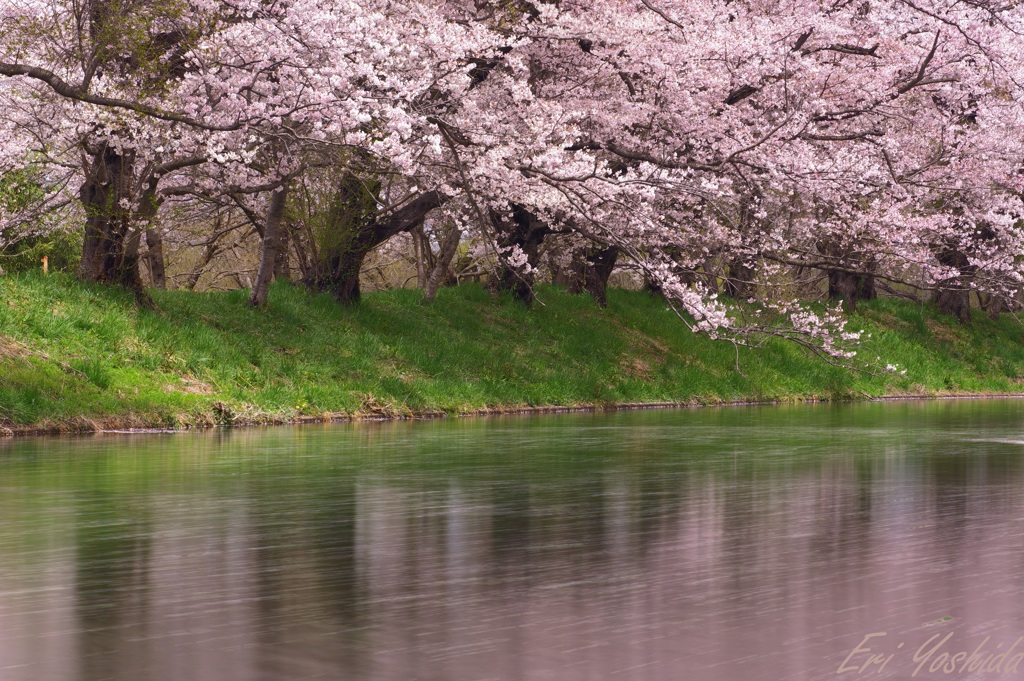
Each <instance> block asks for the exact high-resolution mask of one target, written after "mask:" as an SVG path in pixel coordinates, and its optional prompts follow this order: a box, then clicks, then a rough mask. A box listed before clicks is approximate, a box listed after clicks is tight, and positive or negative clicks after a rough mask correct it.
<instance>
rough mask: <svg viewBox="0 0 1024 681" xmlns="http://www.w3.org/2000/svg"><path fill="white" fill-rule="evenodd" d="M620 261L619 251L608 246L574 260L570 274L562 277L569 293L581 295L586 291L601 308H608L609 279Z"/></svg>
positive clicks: (565, 273) (563, 273)
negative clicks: (566, 283)
mask: <svg viewBox="0 0 1024 681" xmlns="http://www.w3.org/2000/svg"><path fill="white" fill-rule="evenodd" d="M618 259H619V249H618V248H616V247H615V246H606V247H604V248H597V249H595V250H591V251H590V252H588V253H586V254H580V256H578V257H575V258H573V263H572V265H571V266H570V268H569V271H568V272H562V275H561V276H562V277H563V278H564V279H566V280H567V282H568V285H567V287H568V290H569V293H573V294H579V293H583V292H584V291H586V292H587V293H589V294H590V295H591V296H593V297H594V300H595V301H597V304H598V305H600V306H601V307H607V306H608V279H609V278H610V277H611V276H612V270H614V269H615V263H616V262H617V261H618Z"/></svg>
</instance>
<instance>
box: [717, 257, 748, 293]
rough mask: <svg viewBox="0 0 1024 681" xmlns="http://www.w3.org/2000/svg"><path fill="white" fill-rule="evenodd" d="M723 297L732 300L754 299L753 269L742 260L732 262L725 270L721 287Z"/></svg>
mask: <svg viewBox="0 0 1024 681" xmlns="http://www.w3.org/2000/svg"><path fill="white" fill-rule="evenodd" d="M723 288H724V289H725V295H727V296H729V297H730V298H732V299H733V300H749V299H750V298H753V297H754V294H755V290H754V268H753V267H751V266H750V264H749V263H747V262H745V261H743V260H733V261H732V262H730V263H729V267H728V269H727V270H726V276H725V282H724V285H723Z"/></svg>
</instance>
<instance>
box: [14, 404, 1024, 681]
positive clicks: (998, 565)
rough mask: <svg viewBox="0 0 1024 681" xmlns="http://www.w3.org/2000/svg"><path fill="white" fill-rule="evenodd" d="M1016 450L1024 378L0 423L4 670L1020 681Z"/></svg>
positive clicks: (214, 676) (63, 679)
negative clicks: (642, 405)
mask: <svg viewBox="0 0 1024 681" xmlns="http://www.w3.org/2000/svg"><path fill="white" fill-rule="evenodd" d="M1022 457H1024V403H1022V402H1018V401H965V402H931V403H889V404H863V405H838V406H829V405H824V406H807V407H755V408H729V409H706V410H695V411H656V412H626V413H612V414H583V415H561V416H545V417H528V418H524V417H514V418H498V419H469V420H447V421H436V422H427V423H386V424H373V423H370V424H352V425H340V426H325V427H303V428H276V429H268V430H259V429H253V430H238V431H230V430H228V431H225V430H219V431H214V432H205V433H198V434H175V435H156V436H138V435H135V436H126V435H102V436H95V437H89V438H74V439H72V438H40V439H31V440H28V439H26V440H11V441H4V442H2V443H0V518H2V522H0V681H49V680H53V681H100V680H107V679H110V680H117V681H121V680H124V681H139V680H142V679H146V680H152V681H171V680H174V681H179V680H187V681H250V680H252V681H256V680H266V681H278V680H289V681H290V680H299V679H341V680H348V679H352V680H356V679H358V680H369V681H376V680H380V681H395V680H405V679H410V680H411V679H431V680H437V681H449V680H450V681H463V680H465V681H469V680H483V679H502V680H505V679H510V680H512V679H515V680H518V679H522V680H530V681H533V680H537V679H558V680H559V681H563V680H564V681H573V680H576V679H580V680H582V679H595V680H596V679H644V680H647V679H665V680H672V681H678V680H681V679H698V680H703V679H706V680H709V681H734V680H739V679H744V680H751V681H758V680H762V679H763V680H764V681H768V680H771V681H778V680H780V679H796V680H799V679H810V680H814V679H832V678H835V677H837V676H840V677H842V678H864V677H868V676H870V677H872V678H893V679H896V678H900V679H902V678H911V677H912V675H913V674H914V672H915V671H916V672H917V674H916V677H914V678H978V679H980V678H985V679H1004V678H1005V679H1009V678H1024V641H1022V642H1021V643H1019V644H1017V648H1016V649H1015V650H1010V648H1011V646H1013V644H1014V642H1015V641H1016V640H1017V639H1018V638H1019V637H1021V636H1024V493H1022V492H1024V487H1022V483H1024V464H1022V460H1024V459H1022ZM881 632H885V633H884V635H882V634H881ZM872 634H875V636H871V635H872ZM947 636H948V638H945V637H947ZM866 637H868V638H867V639H866ZM858 647H860V648H870V649H871V652H870V653H868V652H863V651H862V652H854V651H855V650H856V649H857V648H858ZM929 651H931V652H930V654H929ZM961 651H964V652H963V655H962V657H961V658H960V662H959V663H958V664H959V665H961V666H962V667H963V668H960V666H957V665H954V667H953V668H952V670H951V671H950V670H948V666H949V665H953V660H955V659H956V658H955V657H954V656H955V655H956V654H957V653H959V652H961ZM1016 651H1019V652H1020V653H1021V657H1020V658H1019V659H1017V664H1018V666H1019V669H1020V671H1019V672H1017V671H1014V669H1013V664H1012V663H1013V661H1014V659H1015V658H1014V656H1015V655H1016V654H1017V652H1016ZM972 652H975V657H974V658H971V659H967V658H968V657H969V655H970V653H972ZM1003 652H1006V653H1008V654H1007V655H1006V656H1004V658H1003V660H1002V661H1001V662H1000V660H999V659H997V658H996V657H995V655H997V654H1000V653H1003ZM873 654H877V655H880V657H879V658H878V661H877V664H875V665H873V666H871V665H869V666H865V667H864V669H863V671H861V667H862V666H864V663H866V662H868V661H869V659H870V658H871V656H872V655H873ZM943 654H946V655H947V661H946V662H943V661H942V660H941V659H940V657H941V656H942V655H943ZM915 656H916V657H917V658H918V660H916V661H915V660H914V657H915ZM922 661H923V662H922ZM936 663H938V665H939V666H938V667H937V668H935V664H936ZM986 663H987V665H988V669H986V668H985V664H986ZM883 664H884V667H883ZM969 664H973V665H974V668H973V672H972V670H971V668H969V667H968V665H969ZM943 665H946V667H945V668H944V666H943ZM979 665H980V668H979ZM879 668H881V669H879ZM841 669H842V670H844V672H843V673H842V674H839V673H838V672H839V671H840V670H841Z"/></svg>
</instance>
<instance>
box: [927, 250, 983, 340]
mask: <svg viewBox="0 0 1024 681" xmlns="http://www.w3.org/2000/svg"><path fill="white" fill-rule="evenodd" d="M936 258H937V259H938V261H939V262H940V263H941V264H943V265H945V266H946V267H953V268H956V269H957V270H959V271H960V275H959V276H954V277H950V278H948V279H945V280H943V281H941V282H939V284H938V286H937V287H936V289H935V298H934V301H935V304H936V305H937V306H938V308H939V311H940V312H942V313H943V314H948V315H952V316H954V317H956V318H957V320H958V321H959V322H960V323H961V324H969V323H970V321H971V287H970V285H969V281H970V279H971V278H972V277H973V276H974V272H975V268H974V267H973V266H972V265H971V261H970V259H969V258H968V257H967V255H965V254H964V253H961V252H960V251H958V250H956V249H955V248H946V249H943V250H940V251H939V252H938V253H937V254H936Z"/></svg>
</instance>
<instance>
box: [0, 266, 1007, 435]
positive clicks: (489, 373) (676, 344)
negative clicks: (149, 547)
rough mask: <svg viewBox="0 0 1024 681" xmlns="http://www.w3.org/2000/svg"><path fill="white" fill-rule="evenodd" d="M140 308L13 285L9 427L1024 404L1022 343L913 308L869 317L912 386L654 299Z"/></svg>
mask: <svg viewBox="0 0 1024 681" xmlns="http://www.w3.org/2000/svg"><path fill="white" fill-rule="evenodd" d="M153 297H154V299H155V300H156V303H157V305H158V307H159V310H158V311H156V312H153V311H147V310H139V309H136V308H135V307H134V305H133V303H132V298H131V296H130V295H129V294H127V293H124V292H121V291H118V290H115V289H110V288H105V287H101V286H96V285H88V284H83V283H80V282H78V281H76V280H75V279H74V278H72V277H70V276H67V275H59V274H58V275H50V276H48V277H44V276H42V275H41V274H29V275H21V276H17V277H7V278H3V279H0V426H2V427H5V428H7V429H9V430H18V429H24V428H25V427H36V428H41V429H65V430H91V429H96V428H115V427H117V428H123V427H183V426H198V425H213V424H216V423H229V422H234V423H258V422H281V421H289V420H315V419H319V418H324V417H331V416H333V417H343V416H350V417H360V416H402V415H412V414H415V413H441V412H443V413H447V414H459V413H475V412H479V411H500V410H515V409H530V408H537V407H546V406H554V405H559V406H566V407H576V406H584V405H596V406H599V407H600V406H610V405H615V404H621V403H631V404H635V403H655V402H656V403H722V402H731V401H791V400H802V399H856V398H864V397H867V396H881V395H921V396H928V395H941V394H959V393H972V394H988V393H991V394H1006V393H1017V392H1024V388H1022V386H1021V384H1022V383H1024V379H1022V377H1024V327H1022V326H1021V325H1020V324H1019V323H1017V322H1016V320H1014V319H1013V318H1010V317H1006V318H1004V319H1001V320H999V321H998V322H992V321H990V320H988V319H986V318H982V317H980V316H979V317H977V318H976V319H975V322H974V324H973V325H972V326H969V327H963V326H959V325H957V324H956V323H955V321H953V320H952V319H950V318H946V317H942V316H940V315H938V314H937V313H936V312H935V311H934V310H933V309H932V308H930V307H927V306H920V305H915V304H912V303H908V302H906V301H898V300H879V301H875V302H873V303H870V304H863V305H862V307H861V309H860V311H859V313H858V315H856V316H854V317H853V319H852V320H851V328H855V329H860V328H863V329H865V330H866V331H867V332H868V333H870V334H871V337H870V339H868V340H867V341H866V342H865V343H864V344H863V346H862V347H861V349H860V352H861V354H862V355H863V356H866V357H868V358H869V359H871V360H872V361H875V358H876V357H877V358H878V360H877V361H878V363H880V364H881V365H882V366H884V365H885V364H898V365H899V370H900V371H902V370H904V369H905V370H906V373H905V374H901V373H899V372H896V373H892V374H888V375H885V376H872V375H868V374H863V373H854V372H850V371H848V370H844V369H841V368H838V367H834V366H830V365H828V364H826V363H824V362H822V361H821V360H819V359H816V358H813V357H809V356H807V355H806V354H805V353H804V352H803V351H801V350H800V349H799V348H798V347H796V346H795V345H792V344H787V343H785V342H784V341H777V340H772V341H769V342H766V343H765V344H764V345H763V346H762V347H760V348H757V349H746V348H741V349H740V351H739V355H738V358H739V366H740V369H741V371H740V372H738V371H736V368H735V367H736V359H737V355H736V352H735V350H734V348H733V346H732V345H730V344H726V343H721V342H714V341H711V340H708V339H707V338H704V337H700V336H694V335H692V334H690V333H689V332H688V331H687V330H686V328H685V327H684V326H683V325H682V324H681V323H680V322H679V321H678V320H677V319H676V318H675V317H674V316H673V315H672V313H671V312H670V311H669V310H667V309H666V307H665V304H664V303H663V302H661V301H659V300H658V299H656V298H653V297H651V296H649V295H647V294H645V293H641V292H630V291H612V292H611V293H610V298H609V306H608V308H607V309H601V308H599V307H597V306H596V305H595V304H594V303H593V301H592V300H591V299H589V298H588V297H582V296H571V295H568V294H566V293H564V292H563V291H561V290H558V289H555V288H542V289H541V292H540V297H541V300H542V301H543V305H537V306H535V308H534V309H532V310H527V309H525V308H523V307H522V306H520V305H518V304H516V303H514V302H513V301H511V300H510V299H507V298H497V299H495V298H493V297H492V296H491V295H490V294H489V293H487V292H486V291H484V290H483V289H482V288H480V287H477V286H463V287H459V288H454V289H445V290H442V291H441V293H440V294H439V295H438V299H437V301H436V302H435V303H434V304H433V305H426V304H424V303H422V302H421V295H420V293H419V292H418V291H411V290H399V291H388V292H380V293H374V294H370V295H368V296H366V297H365V299H364V301H363V303H362V304H361V305H359V306H358V307H356V308H351V309H346V308H342V307H340V306H338V305H337V304H336V303H335V302H334V301H333V300H332V299H331V298H330V297H329V296H326V295H317V294H310V293H307V292H305V291H303V290H301V289H298V288H293V287H290V286H286V285H278V286H275V287H274V288H273V290H272V292H271V298H270V307H269V309H267V310H252V309H250V308H248V307H247V306H246V304H245V292H241V291H236V292H229V293H190V292H184V291H153Z"/></svg>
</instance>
